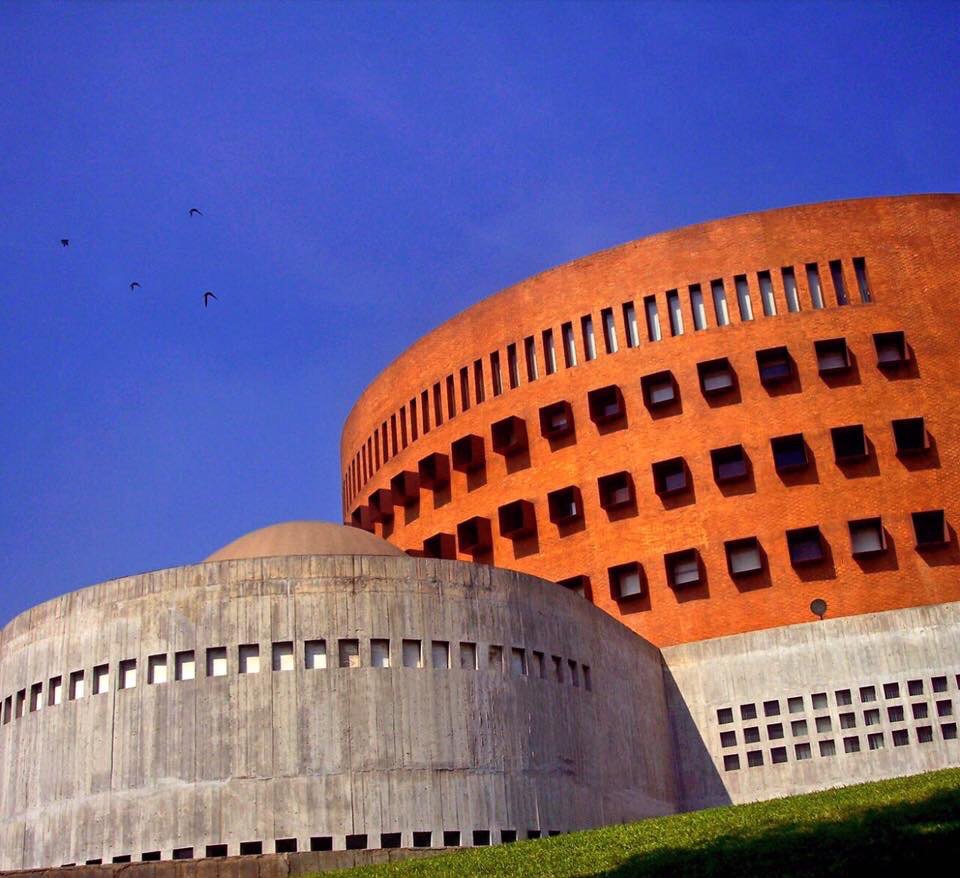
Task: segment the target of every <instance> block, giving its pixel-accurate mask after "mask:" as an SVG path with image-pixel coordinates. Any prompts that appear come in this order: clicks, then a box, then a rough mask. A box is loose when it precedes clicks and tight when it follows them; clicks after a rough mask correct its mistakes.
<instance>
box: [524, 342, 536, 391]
mask: <svg viewBox="0 0 960 878" xmlns="http://www.w3.org/2000/svg"><path fill="white" fill-rule="evenodd" d="M523 359H524V360H525V361H526V363H527V381H536V380H537V379H538V378H539V377H540V374H539V373H538V371H537V342H536V340H535V339H534V337H533V336H532V335H528V336H527V337H526V338H525V339H524V340H523Z"/></svg>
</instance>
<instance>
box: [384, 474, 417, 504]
mask: <svg viewBox="0 0 960 878" xmlns="http://www.w3.org/2000/svg"><path fill="white" fill-rule="evenodd" d="M390 493H391V494H392V495H393V502H394V503H395V504H396V505H397V506H410V505H412V504H413V503H415V502H416V501H417V500H419V499H420V473H419V472H413V471H412V470H402V471H401V472H399V473H397V474H396V475H395V476H394V477H393V478H392V479H390Z"/></svg>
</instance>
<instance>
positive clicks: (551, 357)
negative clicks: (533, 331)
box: [543, 329, 557, 375]
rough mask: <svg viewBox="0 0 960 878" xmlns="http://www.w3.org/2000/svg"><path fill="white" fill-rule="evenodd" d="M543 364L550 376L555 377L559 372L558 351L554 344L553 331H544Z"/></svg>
mask: <svg viewBox="0 0 960 878" xmlns="http://www.w3.org/2000/svg"><path fill="white" fill-rule="evenodd" d="M543 362H544V364H545V366H544V367H545V368H546V370H547V374H548V375H553V373H554V372H556V371H557V349H556V348H555V347H554V344H553V330H552V329H545V330H544V331H543Z"/></svg>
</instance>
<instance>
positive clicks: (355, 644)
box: [337, 637, 360, 668]
mask: <svg viewBox="0 0 960 878" xmlns="http://www.w3.org/2000/svg"><path fill="white" fill-rule="evenodd" d="M337 647H338V658H339V662H338V665H339V666H340V667H341V668H359V667H360V641H359V640H356V639H355V638H349V637H348V638H344V639H343V640H341V641H340V642H339V643H338V644H337Z"/></svg>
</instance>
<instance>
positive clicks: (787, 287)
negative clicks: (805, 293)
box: [780, 265, 800, 314]
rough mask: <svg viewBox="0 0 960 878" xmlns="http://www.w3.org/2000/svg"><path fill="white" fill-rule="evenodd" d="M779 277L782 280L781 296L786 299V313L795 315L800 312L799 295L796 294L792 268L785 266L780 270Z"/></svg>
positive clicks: (795, 281)
mask: <svg viewBox="0 0 960 878" xmlns="http://www.w3.org/2000/svg"><path fill="white" fill-rule="evenodd" d="M780 277H781V278H782V279H783V294H784V295H785V296H786V298H787V311H789V312H790V313H791V314H795V313H796V312H797V311H799V310H800V295H799V294H798V293H797V276H796V275H795V274H794V271H793V266H791V265H787V266H784V267H783V268H781V269H780Z"/></svg>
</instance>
